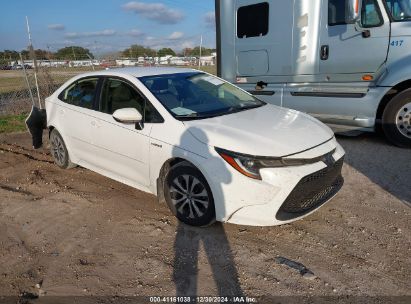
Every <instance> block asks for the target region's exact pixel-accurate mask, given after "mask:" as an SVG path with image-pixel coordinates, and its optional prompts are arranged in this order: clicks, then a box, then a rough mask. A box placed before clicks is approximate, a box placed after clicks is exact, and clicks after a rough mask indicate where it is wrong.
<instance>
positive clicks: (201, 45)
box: [198, 35, 203, 70]
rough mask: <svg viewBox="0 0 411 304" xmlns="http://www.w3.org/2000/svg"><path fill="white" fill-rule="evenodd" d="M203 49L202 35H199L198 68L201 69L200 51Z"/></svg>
mask: <svg viewBox="0 0 411 304" xmlns="http://www.w3.org/2000/svg"><path fill="white" fill-rule="evenodd" d="M202 49H203V35H201V37H200V59H199V60H198V69H199V70H200V69H201V51H202Z"/></svg>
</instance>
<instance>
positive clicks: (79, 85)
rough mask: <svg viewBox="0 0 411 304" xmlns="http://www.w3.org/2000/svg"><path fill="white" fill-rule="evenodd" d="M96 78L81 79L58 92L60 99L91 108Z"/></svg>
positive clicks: (95, 88)
mask: <svg viewBox="0 0 411 304" xmlns="http://www.w3.org/2000/svg"><path fill="white" fill-rule="evenodd" d="M97 83H98V78H87V79H81V80H79V81H77V82H75V83H74V84H72V85H71V86H69V87H68V88H67V89H65V90H64V91H63V92H62V93H61V94H60V96H59V97H60V99H61V100H62V101H64V102H66V103H69V104H72V105H75V106H79V107H82V108H87V109H93V106H94V99H95V95H96V90H97Z"/></svg>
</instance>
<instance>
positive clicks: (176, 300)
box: [150, 296, 257, 303]
mask: <svg viewBox="0 0 411 304" xmlns="http://www.w3.org/2000/svg"><path fill="white" fill-rule="evenodd" d="M150 303H257V299H256V298H253V297H243V296H239V297H200V296H199V297H150Z"/></svg>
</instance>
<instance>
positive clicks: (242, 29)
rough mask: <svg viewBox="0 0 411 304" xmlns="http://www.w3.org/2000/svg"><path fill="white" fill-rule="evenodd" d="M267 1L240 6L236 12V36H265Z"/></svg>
mask: <svg viewBox="0 0 411 304" xmlns="http://www.w3.org/2000/svg"><path fill="white" fill-rule="evenodd" d="M268 20H269V5H268V2H263V3H258V4H253V5H247V6H242V7H240V8H239V9H238V12H237V37H238V38H249V37H259V36H265V35H267V33H268V23H269V22H268Z"/></svg>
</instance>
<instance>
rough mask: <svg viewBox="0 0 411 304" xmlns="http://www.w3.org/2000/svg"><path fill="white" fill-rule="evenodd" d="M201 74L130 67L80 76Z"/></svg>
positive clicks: (168, 69)
mask: <svg viewBox="0 0 411 304" xmlns="http://www.w3.org/2000/svg"><path fill="white" fill-rule="evenodd" d="M193 72H201V71H198V70H194V69H187V68H173V67H131V68H113V69H107V70H102V71H96V72H90V73H86V74H82V75H81V76H105V75H107V76H110V75H127V76H133V77H144V76H157V75H166V74H177V73H193Z"/></svg>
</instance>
